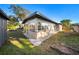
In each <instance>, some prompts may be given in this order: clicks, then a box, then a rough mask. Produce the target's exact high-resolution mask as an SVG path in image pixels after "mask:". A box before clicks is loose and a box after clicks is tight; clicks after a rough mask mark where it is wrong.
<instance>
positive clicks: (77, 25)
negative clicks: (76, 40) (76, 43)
mask: <svg viewBox="0 0 79 59" xmlns="http://www.w3.org/2000/svg"><path fill="white" fill-rule="evenodd" d="M72 28H73V31H75V32H78V33H79V24H72Z"/></svg>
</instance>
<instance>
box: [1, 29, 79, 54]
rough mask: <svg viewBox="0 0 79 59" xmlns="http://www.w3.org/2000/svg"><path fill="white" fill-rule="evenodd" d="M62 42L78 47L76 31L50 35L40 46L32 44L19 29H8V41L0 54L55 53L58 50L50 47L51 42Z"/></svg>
mask: <svg viewBox="0 0 79 59" xmlns="http://www.w3.org/2000/svg"><path fill="white" fill-rule="evenodd" d="M60 43H64V44H66V45H68V46H72V47H73V48H76V49H77V50H78V49H79V34H78V33H63V32H60V33H58V34H55V35H52V37H50V38H49V39H47V40H46V41H44V42H43V43H42V44H41V45H40V46H38V47H35V46H33V45H32V44H31V43H30V42H29V40H28V39H27V38H26V37H25V36H24V35H23V34H22V32H21V30H14V31H8V41H6V43H5V44H4V45H3V46H2V47H1V48H0V54H1V55H39V54H41V55H45V54H46V55H48V54H50V55H54V54H55V55H57V54H60V53H59V52H57V51H55V50H52V49H51V48H50V46H51V45H53V44H60Z"/></svg>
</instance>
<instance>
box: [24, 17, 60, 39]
mask: <svg viewBox="0 0 79 59" xmlns="http://www.w3.org/2000/svg"><path fill="white" fill-rule="evenodd" d="M38 22H40V23H41V24H42V25H45V26H48V30H49V31H48V32H44V31H40V32H37V33H36V32H31V31H28V32H24V35H25V36H27V37H28V38H30V39H39V38H40V37H45V36H48V35H49V34H54V33H57V32H58V31H59V27H57V28H58V30H56V28H55V27H56V26H57V24H54V23H51V22H48V21H44V20H42V19H39V18H35V19H33V20H29V21H27V22H26V23H25V25H26V24H29V25H35V28H36V29H38V27H37V25H38V24H37V23H38Z"/></svg>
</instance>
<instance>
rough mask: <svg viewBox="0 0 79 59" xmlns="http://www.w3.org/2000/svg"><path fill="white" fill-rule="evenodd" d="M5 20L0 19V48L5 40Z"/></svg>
mask: <svg viewBox="0 0 79 59" xmlns="http://www.w3.org/2000/svg"><path fill="white" fill-rule="evenodd" d="M6 30H7V20H5V19H3V18H1V17H0V46H2V44H3V43H4V42H5V40H7V31H6Z"/></svg>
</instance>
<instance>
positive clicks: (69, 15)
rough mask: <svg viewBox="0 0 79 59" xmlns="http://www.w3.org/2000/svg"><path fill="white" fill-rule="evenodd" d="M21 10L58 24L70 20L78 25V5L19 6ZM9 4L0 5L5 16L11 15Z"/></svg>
mask: <svg viewBox="0 0 79 59" xmlns="http://www.w3.org/2000/svg"><path fill="white" fill-rule="evenodd" d="M20 6H22V7H23V8H25V9H27V10H30V11H31V12H34V11H39V12H40V13H42V14H43V15H45V16H47V17H48V18H49V19H51V20H53V21H56V22H60V21H61V20H63V19H71V20H72V22H74V23H79V4H20ZM9 7H10V4H0V8H1V9H3V10H4V11H5V12H6V14H8V15H11V14H12V12H11V10H10V9H9Z"/></svg>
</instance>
